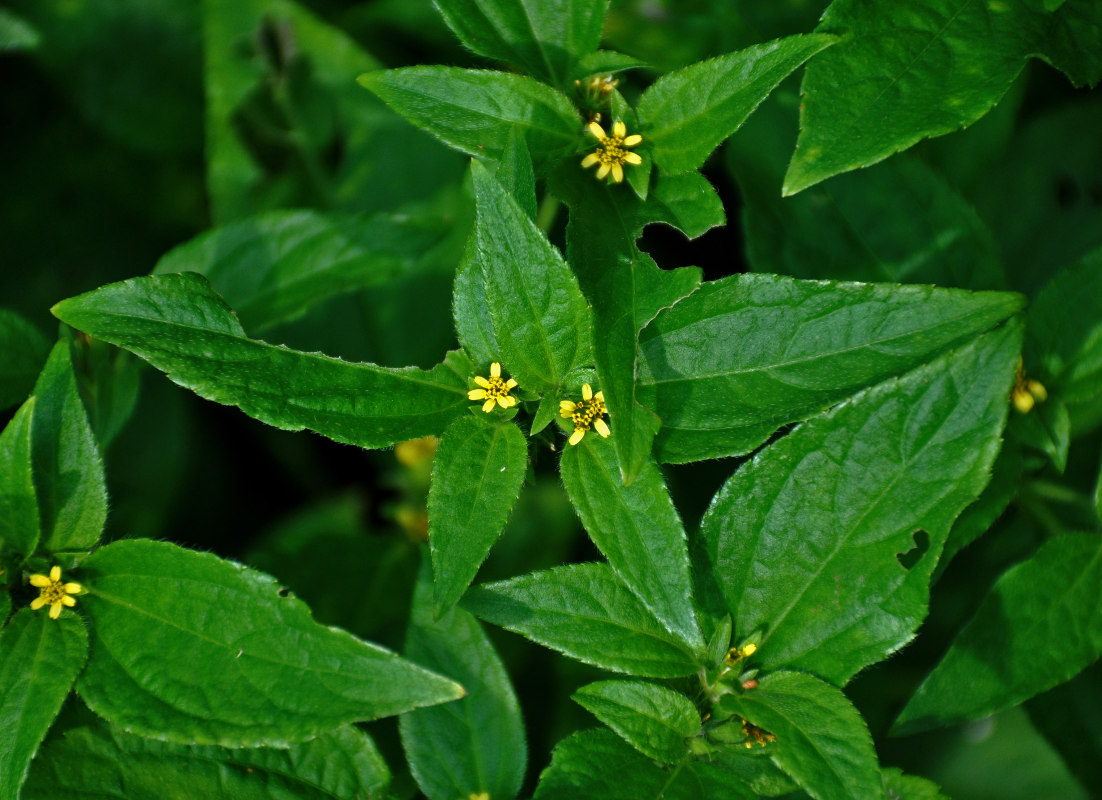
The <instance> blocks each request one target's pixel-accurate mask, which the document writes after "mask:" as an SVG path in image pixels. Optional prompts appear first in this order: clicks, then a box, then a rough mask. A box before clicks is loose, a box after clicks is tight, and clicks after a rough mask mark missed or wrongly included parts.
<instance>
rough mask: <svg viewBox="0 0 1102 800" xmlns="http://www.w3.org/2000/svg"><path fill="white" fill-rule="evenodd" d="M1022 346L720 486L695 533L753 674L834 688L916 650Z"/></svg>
mask: <svg viewBox="0 0 1102 800" xmlns="http://www.w3.org/2000/svg"><path fill="white" fill-rule="evenodd" d="M1020 343H1021V332H1020V326H1016V325H1008V326H1006V327H1004V328H1002V329H999V330H997V331H995V332H993V333H991V334H988V335H987V336H984V337H982V338H980V339H978V340H976V341H975V342H974V343H972V344H970V345H968V346H966V347H963V348H961V349H960V350H959V351H957V352H955V353H950V354H947V355H946V356H944V357H942V358H940V359H938V360H936V361H934V362H932V363H930V364H928V365H926V366H923V367H920V368H919V369H916V370H914V371H913V372H911V373H908V374H907V375H905V376H904V377H902V378H900V379H898V380H893V381H887V382H885V383H883V384H880V385H879V386H875V387H873V388H872V389H870V390H868V391H867V392H865V393H863V394H860V395H858V396H857V397H855V398H854V399H853V400H852V401H850V402H849V403H845V404H843V405H840V406H838V407H836V408H834V409H833V410H831V411H830V412H829V413H827V414H825V415H823V416H821V417H817V418H815V419H812V420H810V421H808V422H806V423H804V424H803V425H802V426H800V427H798V428H796V429H795V430H794V431H793V432H792V433H790V434H789V435H788V436H786V437H784V438H783V439H780V440H778V441H777V442H775V443H774V444H772V445H770V446H769V447H767V448H765V449H764V450H762V451H761V452H760V453H758V455H757V456H756V457H755V458H754V459H753V460H752V461H750V462H749V463H746V464H744V465H743V466H742V467H741V468H740V469H739V470H738V472H736V473H735V474H734V475H733V476H731V478H730V479H729V480H728V481H727V483H726V484H724V486H723V488H722V489H721V490H720V491H719V492H718V493H717V494H716V497H715V499H714V500H713V501H712V504H711V506H710V507H709V509H708V512H707V514H706V515H705V517H704V520H703V522H702V523H701V525H702V529H703V531H704V534H705V537H706V539H707V543H708V552H709V555H710V556H711V561H712V564H713V566H714V569H715V573H716V576H717V577H718V579H719V582H720V585H721V588H722V590H723V594H724V596H725V597H726V599H727V605H728V607H729V608H730V610H731V614H732V615H733V616H734V619H735V624H736V630H735V637H734V640H735V641H742V640H745V639H747V638H749V637H750V636H751V635H752V634H754V633H759V634H760V638H758V639H757V644H758V651H757V653H756V654H755V655H754V656H753V657H752V658H753V662H754V664H755V666H758V667H760V668H762V669H766V670H771V669H777V668H779V667H783V666H788V667H791V668H794V669H802V670H806V671H808V672H812V673H814V674H816V675H819V676H820V677H823V678H825V679H827V680H830V681H832V682H834V683H837V684H839V685H841V684H842V683H844V682H845V681H847V680H848V679H849V678H850V677H851V676H853V675H854V674H855V673H856V672H857V671H858V670H860V669H861V668H862V667H864V666H866V665H868V664H872V663H875V662H876V661H880V660H881V659H883V658H885V657H886V656H887V655H888V654H889V653H891V652H893V651H895V650H897V649H898V648H899V647H901V646H903V645H904V644H905V643H906V642H907V641H909V640H910V638H911V637H912V636H913V635H914V631H915V629H916V628H917V627H918V625H919V623H920V622H921V621H922V619H923V617H924V616H925V615H926V604H927V598H928V585H929V579H930V575H931V573H932V572H933V569H934V566H935V564H936V563H937V559H938V555H939V554H940V552H941V549H942V546H943V544H944V542H945V538H946V536H947V535H948V533H949V528H950V526H951V525H952V523H953V520H955V519H956V517H957V515H958V514H960V512H961V511H962V510H963V509H964V508H965V507H966V506H967V505H968V504H970V503H971V502H972V501H973V500H975V499H976V497H977V496H978V495H979V493H980V491H981V490H982V489H983V487H984V486H985V485H986V483H987V481H988V478H989V472H990V469H991V464H992V462H993V461H994V459H995V454H996V453H997V452H998V448H999V437H1000V435H1001V433H1002V429H1003V425H1004V424H1005V422H1006V415H1007V409H1008V406H1009V403H1008V402H1007V397H1008V396H1009V392H1010V385H1011V382H1012V380H1013V378H1014V369H1015V363H1016V361H1017V358H1018V348H1019V347H1020ZM808 486H814V487H815V492H814V493H811V494H809V493H808V490H807V487H808ZM923 532H924V533H923ZM916 548H917V550H916ZM912 550H913V551H915V552H914V553H913V554H912V553H911V551H912ZM901 556H906V558H904V559H902V560H901V558H900V557H901ZM915 556H917V560H915ZM904 563H909V567H908V566H904ZM854 576H859V577H860V579H859V580H858V579H855V577H854Z"/></svg>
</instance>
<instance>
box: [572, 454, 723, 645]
mask: <svg viewBox="0 0 1102 800" xmlns="http://www.w3.org/2000/svg"><path fill="white" fill-rule="evenodd" d="M559 466H560V470H561V474H562V481H563V485H564V486H566V493H567V495H568V496H569V498H570V502H571V503H573V505H574V508H575V509H576V510H577V512H578V516H579V517H580V518H581V520H582V525H584V526H585V529H586V531H587V532H588V533H589V538H590V539H592V540H593V543H594V544H596V545H597V549H599V550H600V551H601V553H603V554H604V556H605V558H607V559H608V563H609V566H611V567H612V569H613V570H614V571H615V572H616V574H617V575H618V576H619V577H620V579H621V580H622V581H623V582H624V584H625V585H626V586H627V587H628V588H629V589H630V590H631V591H632V592H634V593H635V595H636V597H638V598H639V599H640V600H642V601H643V604H644V605H645V606H646V607H647V608H648V609H649V610H650V612H651V613H652V614H654V616H655V618H657V619H658V620H659V621H660V622H661V623H662V624H663V625H664V626H665V627H666V629H667V630H668V631H670V633H672V634H674V635H675V636H676V637H678V638H679V639H680V640H681V641H682V642H684V643H685V644H686V645H688V646H689V647H691V648H694V649H697V650H699V649H702V648H703V647H704V639H703V637H702V636H701V633H700V625H699V624H698V623H697V621H696V614H695V612H694V611H693V604H692V600H691V595H692V580H691V578H690V577H689V554H688V550H687V547H686V542H685V528H684V526H683V525H682V524H681V518H680V517H679V516H678V514H677V509H675V508H674V506H673V502H672V501H671V500H670V495H669V492H668V491H666V484H665V481H663V479H662V473H661V472H660V471H659V470H658V467H657V466H656V465H655V463H654V462H653V461H649V462H647V464H646V466H644V468H643V470H642V472H641V473H640V474H639V477H638V479H637V480H636V481H635V482H634V483H632V484H631V486H624V484H623V483H622V482H621V480H620V469H619V465H618V464H617V462H616V452H615V450H613V448H612V447H610V446H609V443H608V442H602V441H597V440H596V438H595V437H594V436H592V435H590V436H587V437H585V438H584V439H582V441H581V442H579V443H578V444H577V445H576V446H573V447H567V448H566V450H565V451H564V452H563V454H562V458H561V459H560V462H559Z"/></svg>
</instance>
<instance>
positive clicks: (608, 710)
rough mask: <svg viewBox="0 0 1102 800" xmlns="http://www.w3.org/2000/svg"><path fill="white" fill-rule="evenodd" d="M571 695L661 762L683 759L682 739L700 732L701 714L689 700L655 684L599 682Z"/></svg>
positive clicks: (634, 745)
mask: <svg viewBox="0 0 1102 800" xmlns="http://www.w3.org/2000/svg"><path fill="white" fill-rule="evenodd" d="M572 697H573V698H574V700H575V702H577V703H579V704H580V705H581V706H582V707H583V708H585V709H586V710H587V711H589V712H590V713H592V714H593V715H594V716H595V717H597V719H599V720H600V721H601V722H603V723H605V724H606V725H608V726H609V727H610V728H612V730H614V731H616V733H618V734H619V735H620V736H621V737H623V739H624V741H626V742H627V743H628V744H630V745H631V746H632V747H634V748H635V749H636V750H638V751H639V752H640V753H642V754H643V755H645V756H648V757H649V758H653V759H654V760H655V761H659V762H661V763H664V764H676V763H677V762H678V761H680V760H681V759H682V758H684V757H685V755H686V753H687V752H688V749H687V747H686V745H685V740H686V739H688V738H689V737H690V736H696V735H697V734H698V733H699V732H700V714H699V713H698V712H697V710H696V708H695V707H694V706H693V704H692V703H691V702H690V701H689V699H688V698H687V697H685V695H683V694H681V693H680V692H675V691H673V690H672V689H667V688H665V687H664V686H659V685H657V684H654V683H639V682H637V681H599V682H597V683H590V684H588V685H586V686H583V687H582V688H580V689H578V691H576V692H574V694H573V695H572Z"/></svg>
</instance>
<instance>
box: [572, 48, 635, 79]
mask: <svg viewBox="0 0 1102 800" xmlns="http://www.w3.org/2000/svg"><path fill="white" fill-rule="evenodd" d="M645 66H646V64H645V63H644V62H643V61H640V60H639V59H638V58H636V57H635V56H629V55H625V54H624V53H617V52H616V51H615V50H596V51H594V52H592V53H589V54H588V55H585V56H582V58H581V59H580V60H579V61H578V63H577V64H576V65H575V66H574V73H573V74H572V75H571V76H570V77H571V78H573V79H575V80H580V81H582V82H583V83H584V82H585V78H591V77H593V76H594V75H615V74H616V73H617V72H623V71H624V70H628V69H638V68H639V67H645Z"/></svg>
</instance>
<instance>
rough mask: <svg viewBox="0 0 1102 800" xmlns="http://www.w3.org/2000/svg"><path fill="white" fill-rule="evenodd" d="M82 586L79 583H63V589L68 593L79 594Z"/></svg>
mask: <svg viewBox="0 0 1102 800" xmlns="http://www.w3.org/2000/svg"><path fill="white" fill-rule="evenodd" d="M83 588H84V587H83V586H81V585H80V584H79V583H67V584H65V591H67V592H68V593H69V594H80V592H81V590H82V589H83Z"/></svg>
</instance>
